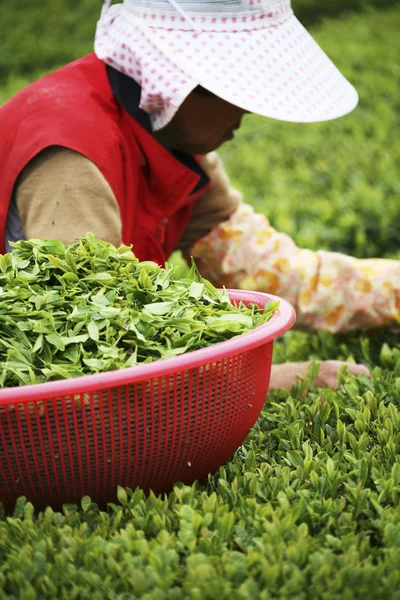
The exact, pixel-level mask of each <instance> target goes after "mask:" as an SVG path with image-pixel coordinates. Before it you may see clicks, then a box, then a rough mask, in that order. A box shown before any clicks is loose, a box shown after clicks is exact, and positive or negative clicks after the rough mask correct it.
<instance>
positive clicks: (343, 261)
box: [187, 164, 400, 332]
mask: <svg viewBox="0 0 400 600" xmlns="http://www.w3.org/2000/svg"><path fill="white" fill-rule="evenodd" d="M220 168H221V169H222V164H221V167H220ZM225 189H226V194H227V195H229V196H230V195H232V192H231V191H230V190H231V189H232V188H230V186H229V182H228V183H227V184H226V188H225ZM209 193H210V192H209ZM220 195H221V192H220ZM187 254H188V253H187ZM191 254H192V255H193V256H194V258H195V260H196V262H197V263H198V265H199V268H200V269H201V271H202V274H203V275H204V276H205V277H207V278H208V279H210V280H211V281H212V282H213V283H214V284H216V285H218V286H222V285H224V286H226V287H230V288H241V289H253V290H258V291H262V292H270V293H272V294H277V295H279V296H282V297H283V298H285V299H286V300H288V301H289V302H291V304H292V305H293V306H294V308H295V310H296V313H297V325H298V326H300V327H304V328H308V329H317V328H318V329H324V330H326V331H330V332H339V331H349V330H353V329H360V328H371V327H376V326H382V325H394V324H399V323H400V261H396V260H384V259H365V260H361V259H356V258H353V257H350V256H346V255H344V254H339V253H336V252H324V251H318V252H313V251H311V250H306V249H301V248H298V247H297V246H296V245H295V243H294V241H293V240H292V239H291V238H290V237H289V236H287V235H285V234H283V233H279V232H278V231H276V230H275V229H273V228H272V227H271V225H270V224H269V222H268V219H266V217H265V216H263V215H260V214H256V213H255V212H254V210H253V208H252V207H251V206H249V205H247V204H244V203H239V204H238V205H237V207H236V208H235V209H234V211H232V212H231V215H230V217H229V218H228V219H226V220H225V221H223V222H220V223H219V224H218V225H216V226H215V227H214V228H213V229H212V231H211V232H209V233H208V234H207V235H206V236H205V237H203V238H201V239H198V240H197V241H196V243H195V244H194V245H193V247H192V250H191Z"/></svg>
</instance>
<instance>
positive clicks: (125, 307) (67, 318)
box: [0, 233, 279, 387]
mask: <svg viewBox="0 0 400 600" xmlns="http://www.w3.org/2000/svg"><path fill="white" fill-rule="evenodd" d="M13 246H14V250H13V251H12V252H10V253H8V254H4V255H0V282H1V288H0V365H1V366H0V387H10V386H15V385H26V384H31V383H39V382H45V381H53V380H56V379H67V378H70V377H79V376H81V375H89V374H90V373H99V372H103V371H112V370H117V369H121V368H124V367H128V366H129V367H132V366H134V365H136V364H139V363H147V362H152V361H154V360H157V359H160V358H170V357H173V356H178V355H180V354H184V353H185V352H192V351H193V350H198V349H200V348H206V347H208V346H211V345H213V344H216V343H217V342H222V341H225V340H228V339H231V338H233V337H235V336H237V335H240V334H241V333H245V332H246V331H249V330H250V329H253V328H255V327H257V326H259V325H261V324H262V323H265V322H267V321H268V320H269V319H270V318H271V317H272V315H273V314H274V312H275V311H276V309H277V307H278V306H279V302H269V303H268V304H267V305H266V306H265V308H264V310H263V312H262V313H260V311H259V309H258V307H256V306H254V305H253V306H252V307H251V308H247V307H246V306H245V305H244V304H242V303H240V304H239V305H238V306H233V305H232V304H231V303H230V300H229V296H228V294H227V292H226V290H222V291H221V290H217V289H215V287H214V286H213V285H212V284H211V283H210V282H209V281H207V280H206V279H203V278H202V277H201V275H200V274H199V272H198V270H197V267H196V265H195V264H194V262H193V265H192V268H191V269H190V271H189V272H188V274H187V276H186V277H185V278H180V277H177V275H176V271H177V268H176V267H174V266H173V265H166V267H165V268H161V267H160V266H159V265H157V264H156V263H154V262H151V261H145V262H139V261H138V259H137V258H133V257H131V256H129V255H128V256H127V254H126V252H127V250H129V248H127V247H122V248H118V249H116V248H115V247H114V246H113V245H112V244H109V243H108V242H103V241H101V240H97V239H96V238H95V236H94V235H93V234H92V233H88V234H86V236H85V237H84V238H80V239H79V240H78V241H77V242H75V244H72V245H70V246H64V244H63V243H62V242H60V241H59V240H44V239H36V240H27V241H25V240H21V241H19V242H16V243H14V244H13Z"/></svg>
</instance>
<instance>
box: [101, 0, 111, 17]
mask: <svg viewBox="0 0 400 600" xmlns="http://www.w3.org/2000/svg"><path fill="white" fill-rule="evenodd" d="M110 4H111V0H103V8H102V9H101V17H104V15H105V14H106V12H107V10H108V9H109V8H110Z"/></svg>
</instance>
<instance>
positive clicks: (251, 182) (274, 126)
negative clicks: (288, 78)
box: [221, 9, 400, 258]
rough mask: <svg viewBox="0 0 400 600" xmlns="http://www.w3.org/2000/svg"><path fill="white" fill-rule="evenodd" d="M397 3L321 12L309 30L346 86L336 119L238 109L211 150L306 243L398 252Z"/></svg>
mask: <svg viewBox="0 0 400 600" xmlns="http://www.w3.org/2000/svg"><path fill="white" fill-rule="evenodd" d="M399 30H400V11H399V10H397V9H396V10H395V9H392V10H390V11H387V12H371V13H370V14H368V15H366V16H364V17H363V18H360V17H359V16H352V17H350V18H348V19H347V20H345V21H341V22H338V21H334V20H329V21H326V22H325V24H324V25H323V26H322V27H319V28H318V29H315V30H314V31H313V35H314V37H315V38H316V40H317V41H318V42H319V43H320V44H321V46H322V48H324V50H326V52H327V54H328V55H329V56H330V58H332V60H333V61H334V62H335V64H336V65H337V66H338V67H339V68H340V69H341V71H342V72H343V73H344V74H345V75H346V76H347V77H348V78H349V80H350V81H351V82H352V83H353V84H354V86H355V87H356V89H357V91H358V93H359V96H360V102H359V106H358V107H357V108H356V110H355V111H354V112H353V113H352V114H350V115H348V116H346V117H343V118H341V119H338V120H335V121H331V122H326V123H317V124H311V125H310V124H307V125H303V124H291V123H282V122H278V121H273V120H268V119H262V118H261V117H256V116H248V117H246V118H245V120H244V125H243V127H242V128H241V129H240V130H239V131H238V133H237V136H236V139H235V140H234V142H231V143H230V144H227V145H226V146H224V147H223V148H222V149H221V155H222V156H223V157H224V158H225V162H226V166H227V170H228V172H229V173H230V174H231V175H232V179H233V183H234V184H235V185H237V186H238V188H239V189H240V190H241V191H243V192H244V196H245V199H246V200H247V201H249V202H250V203H251V204H253V205H254V206H255V207H256V209H258V210H259V211H260V212H263V213H264V214H266V215H267V216H268V217H269V219H270V221H271V223H272V224H273V226H275V227H276V228H277V229H278V230H280V231H285V232H287V233H289V234H290V235H291V236H292V237H294V239H295V240H296V242H297V243H298V244H299V245H300V246H303V247H306V248H314V249H318V248H324V249H330V250H336V251H339V252H340V251H343V252H347V253H349V254H354V255H356V256H361V257H364V258H367V257H372V256H378V257H384V256H388V257H396V256H398V257H399V256H400V248H399V222H400V204H399V201H398V199H399V193H400V181H399V176H398V170H399V169H398V166H399V164H400V141H399V123H398V113H399V110H400V44H399V43H398V32H399Z"/></svg>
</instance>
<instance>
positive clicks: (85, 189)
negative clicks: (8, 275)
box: [14, 146, 122, 247]
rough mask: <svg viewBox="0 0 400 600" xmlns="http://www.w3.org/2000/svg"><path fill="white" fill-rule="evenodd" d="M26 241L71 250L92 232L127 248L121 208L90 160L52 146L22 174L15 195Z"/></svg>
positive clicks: (36, 158)
mask: <svg viewBox="0 0 400 600" xmlns="http://www.w3.org/2000/svg"><path fill="white" fill-rule="evenodd" d="M14 196H15V201H16V204H17V207H18V211H19V215H20V219H21V222H22V226H23V229H24V232H25V235H26V237H27V238H41V237H42V238H57V239H60V240H61V241H62V242H64V243H65V244H72V243H74V242H75V238H77V237H83V236H84V235H85V234H86V233H87V232H88V231H91V232H93V233H94V234H95V235H96V237H98V238H99V239H102V240H105V241H107V242H110V243H112V244H113V245H114V246H116V247H119V246H121V245H122V223H121V217H120V213H119V207H118V203H117V200H116V198H115V196H114V193H113V191H112V189H111V187H110V186H109V184H108V182H107V181H106V179H105V178H104V176H103V175H102V173H101V172H100V170H99V169H98V167H97V166H96V165H95V164H94V163H92V162H91V161H90V160H89V159H88V158H86V157H85V156H83V155H82V154H78V153H77V152H73V151H72V150H69V149H67V148H61V147H56V146H52V147H50V148H47V149H46V150H44V151H42V152H41V153H40V154H38V155H37V156H36V157H35V158H34V159H33V160H32V161H31V162H30V163H29V164H28V165H27V166H26V167H25V169H24V170H23V171H22V173H21V175H20V176H19V178H18V181H17V185H16V187H15V189H14Z"/></svg>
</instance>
